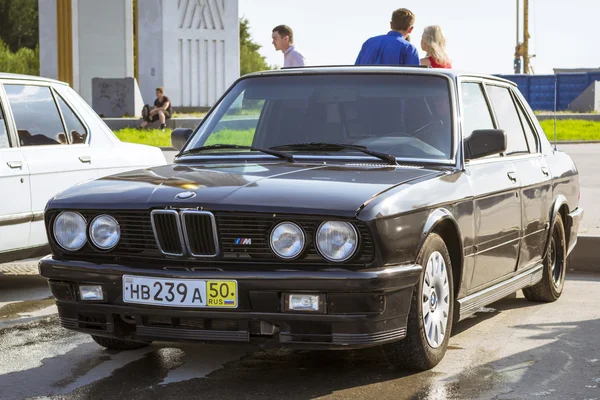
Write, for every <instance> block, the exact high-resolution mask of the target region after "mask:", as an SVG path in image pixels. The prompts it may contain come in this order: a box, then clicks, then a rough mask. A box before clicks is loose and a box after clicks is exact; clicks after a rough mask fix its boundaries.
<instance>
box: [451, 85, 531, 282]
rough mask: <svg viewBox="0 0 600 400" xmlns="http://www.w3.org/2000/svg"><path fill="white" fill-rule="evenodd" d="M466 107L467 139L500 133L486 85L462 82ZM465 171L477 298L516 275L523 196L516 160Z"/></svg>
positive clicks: (489, 160)
mask: <svg viewBox="0 0 600 400" xmlns="http://www.w3.org/2000/svg"><path fill="white" fill-rule="evenodd" d="M461 102H462V104H463V107H462V110H463V114H462V122H463V126H462V129H463V136H464V137H468V136H469V135H470V134H471V133H472V132H473V131H474V130H477V129H494V128H496V127H497V123H496V122H495V121H494V117H493V113H492V111H491V108H490V104H489V100H488V97H487V95H486V92H485V90H484V86H483V85H482V84H481V83H478V82H462V83H461ZM507 141H508V140H507ZM465 169H466V175H467V177H468V179H469V181H470V183H471V186H472V189H473V195H474V198H473V206H474V213H473V217H474V218H473V223H474V254H473V257H474V266H473V275H472V278H471V282H470V285H469V292H473V291H476V290H479V289H482V288H484V287H485V286H489V285H491V284H492V283H494V282H495V281H497V280H499V279H500V278H502V277H504V276H506V275H509V274H511V273H513V272H514V271H515V269H516V266H517V260H518V258H519V245H520V235H521V196H520V194H519V188H520V181H519V177H518V174H517V170H516V167H515V165H514V163H513V162H512V161H511V157H507V156H506V155H504V154H497V155H491V156H488V157H485V158H482V159H478V160H473V161H467V163H466V167H465Z"/></svg>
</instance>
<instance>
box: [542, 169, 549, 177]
mask: <svg viewBox="0 0 600 400" xmlns="http://www.w3.org/2000/svg"><path fill="white" fill-rule="evenodd" d="M542 173H543V174H544V175H546V176H550V170H549V169H548V168H546V167H542Z"/></svg>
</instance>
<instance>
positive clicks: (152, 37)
mask: <svg viewBox="0 0 600 400" xmlns="http://www.w3.org/2000/svg"><path fill="white" fill-rule="evenodd" d="M138 21H139V22H138V47H139V49H138V57H139V60H138V69H139V81H138V85H139V86H140V91H141V92H142V97H143V98H144V103H147V104H153V103H154V99H155V98H156V94H155V91H154V89H155V88H157V87H159V86H162V85H163V57H162V55H163V34H162V29H163V1H162V0H138Z"/></svg>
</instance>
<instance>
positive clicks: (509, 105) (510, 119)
mask: <svg viewBox="0 0 600 400" xmlns="http://www.w3.org/2000/svg"><path fill="white" fill-rule="evenodd" d="M487 89H488V93H489V95H490V100H491V102H492V107H494V110H495V111H496V118H498V125H499V126H498V127H499V128H500V129H503V130H504V131H505V132H506V154H507V155H509V154H516V153H529V147H528V146H527V141H526V140H525V134H524V133H523V126H522V125H521V119H520V118H519V113H518V112H517V108H516V107H515V103H514V101H513V98H512V96H511V94H510V89H508V88H503V87H500V86H487Z"/></svg>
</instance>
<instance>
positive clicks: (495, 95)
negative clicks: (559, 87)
mask: <svg viewBox="0 0 600 400" xmlns="http://www.w3.org/2000/svg"><path fill="white" fill-rule="evenodd" d="M487 90H488V93H489V94H490V99H491V101H492V105H493V107H494V111H495V113H496V117H497V119H498V123H499V125H500V129H504V130H506V131H507V132H509V135H510V138H511V143H512V146H513V148H512V150H513V153H511V154H510V155H511V156H512V157H511V158H512V161H513V163H514V165H515V168H516V173H517V175H518V177H519V180H520V182H521V189H520V192H521V193H520V194H521V206H522V209H521V219H522V221H523V228H522V232H521V249H520V252H519V263H518V267H517V269H518V270H519V269H526V268H528V267H531V266H534V265H536V264H537V263H539V262H540V261H541V256H542V253H543V248H544V245H545V243H546V235H547V234H548V229H549V225H550V212H549V210H550V208H551V206H552V187H551V185H552V177H551V176H550V170H549V169H548V168H547V166H546V160H545V158H544V157H543V156H542V154H541V151H540V148H541V146H540V142H539V138H538V137H537V135H536V133H535V131H534V129H533V127H532V124H531V119H530V118H531V116H529V115H528V114H527V113H526V111H525V109H524V108H523V106H522V104H521V103H520V102H519V101H518V98H517V96H516V92H515V90H514V89H512V88H510V87H507V86H499V85H488V87H487ZM515 143H516V144H515ZM517 145H518V146H519V147H518V148H516V146H517Z"/></svg>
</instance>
